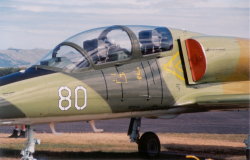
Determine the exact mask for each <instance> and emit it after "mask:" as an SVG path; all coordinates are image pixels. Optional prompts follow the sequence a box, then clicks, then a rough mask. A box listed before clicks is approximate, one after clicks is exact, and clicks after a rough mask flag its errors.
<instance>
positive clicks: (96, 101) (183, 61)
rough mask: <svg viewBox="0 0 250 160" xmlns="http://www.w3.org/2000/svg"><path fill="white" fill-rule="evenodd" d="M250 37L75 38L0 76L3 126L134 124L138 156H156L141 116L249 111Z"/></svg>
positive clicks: (128, 34)
mask: <svg viewBox="0 0 250 160" xmlns="http://www.w3.org/2000/svg"><path fill="white" fill-rule="evenodd" d="M249 84H250V81H249V39H242V38H233V37H218V36H208V35H204V34H200V33H194V32H188V31H184V30H178V29H172V28H167V27H162V26H121V25H115V26H110V27H103V28H97V29H92V30H88V31H84V32H81V33H79V34H76V35H74V36H72V37H70V38H68V39H66V40H65V41H63V42H62V43H60V44H59V45H57V46H56V47H55V48H54V49H53V50H51V51H50V52H49V53H48V54H47V56H45V57H44V58H43V59H41V60H40V61H39V62H38V63H37V64H35V65H33V66H32V67H30V68H28V69H27V70H25V71H24V72H19V73H14V74H11V75H7V76H4V77H2V78H0V125H15V124H25V125H27V127H28V142H27V144H26V147H25V148H24V150H23V151H22V155H23V159H32V158H33V156H32V154H33V153H34V150H35V147H34V146H35V144H36V143H37V142H38V141H37V140H36V139H35V138H34V136H33V130H32V125H34V124H40V123H50V122H66V121H88V120H100V119H115V118H124V117H128V118H131V121H130V124H128V135H129V136H130V139H131V141H132V142H136V143H137V144H138V150H139V152H140V153H142V154H144V155H148V156H157V155H159V153H160V148H161V146H160V141H159V138H158V137H157V135H156V134H155V133H153V132H146V133H144V134H143V135H142V136H140V132H139V131H140V124H141V118H142V117H146V118H174V117H176V116H178V115H179V114H183V113H191V112H207V111H212V110H232V109H249V100H250V98H249Z"/></svg>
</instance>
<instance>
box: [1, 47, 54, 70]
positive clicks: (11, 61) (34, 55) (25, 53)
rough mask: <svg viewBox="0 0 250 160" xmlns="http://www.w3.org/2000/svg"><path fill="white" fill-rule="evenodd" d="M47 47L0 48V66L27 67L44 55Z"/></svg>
mask: <svg viewBox="0 0 250 160" xmlns="http://www.w3.org/2000/svg"><path fill="white" fill-rule="evenodd" d="M48 52H49V50H47V49H37V48H36V49H16V48H9V49H7V50H0V68H13V67H28V66H30V65H32V64H35V63H36V62H37V61H38V60H39V59H41V58H42V57H44V56H45V55H46V54H47V53H48Z"/></svg>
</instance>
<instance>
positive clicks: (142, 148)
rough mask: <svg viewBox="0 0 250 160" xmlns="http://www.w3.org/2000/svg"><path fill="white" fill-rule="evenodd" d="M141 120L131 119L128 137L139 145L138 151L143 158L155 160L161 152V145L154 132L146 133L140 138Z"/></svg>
mask: <svg viewBox="0 0 250 160" xmlns="http://www.w3.org/2000/svg"><path fill="white" fill-rule="evenodd" d="M140 126H141V118H131V120H130V125H129V129H128V135H129V136H130V140H131V142H136V143H137V144H138V151H139V153H140V154H141V155H142V156H146V157H150V158H154V157H157V156H159V154H160V152H161V143H160V140H159V138H158V136H157V135H156V134H155V133H154V132H146V133H144V134H143V135H142V136H141V137H140Z"/></svg>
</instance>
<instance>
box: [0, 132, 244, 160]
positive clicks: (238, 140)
mask: <svg viewBox="0 0 250 160" xmlns="http://www.w3.org/2000/svg"><path fill="white" fill-rule="evenodd" d="M158 136H159V138H160V141H161V144H162V151H171V152H177V153H184V154H190V153H191V154H192V153H194V154H199V155H201V156H206V157H207V156H209V157H210V158H211V157H216V156H217V157H219V158H220V159H226V158H227V157H230V158H229V159H232V157H235V156H236V159H241V158H243V159H244V151H245V150H244V148H245V145H244V143H243V141H244V139H245V138H246V137H247V135H244V134H181V133H160V134H158ZM7 137H8V135H7V134H0V151H1V149H2V150H5V151H8V150H15V151H20V150H21V149H22V148H23V146H24V142H25V139H11V138H7ZM36 137H37V138H38V139H41V145H37V147H36V151H41V152H44V153H46V152H55V153H59V154H60V153H63V152H79V153H81V152H84V153H96V152H100V153H102V154H103V153H135V152H137V145H136V144H135V143H130V142H129V137H128V136H127V135H126V133H63V134H59V135H53V134H48V133H39V134H36ZM233 159H234V158H233Z"/></svg>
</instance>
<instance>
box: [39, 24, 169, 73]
mask: <svg viewBox="0 0 250 160" xmlns="http://www.w3.org/2000/svg"><path fill="white" fill-rule="evenodd" d="M172 48H173V38H172V34H171V32H170V31H169V29H167V28H166V27H157V26H118V25H116V26H110V27H102V28H96V29H91V30H88V31H84V32H81V33H78V34H76V35H74V36H72V37H70V38H68V39H66V40H65V41H64V42H62V43H60V44H59V45H57V46H56V47H55V48H54V49H53V50H51V51H50V52H49V53H48V54H47V55H46V56H45V57H44V58H43V59H42V60H40V61H39V65H40V66H48V67H55V68H59V69H63V70H65V71H74V70H79V69H86V68H89V67H90V66H98V65H103V64H107V63H112V62H120V61H126V60H129V59H131V58H140V57H142V56H145V55H151V54H155V53H159V52H164V51H169V50H171V49H172Z"/></svg>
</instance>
